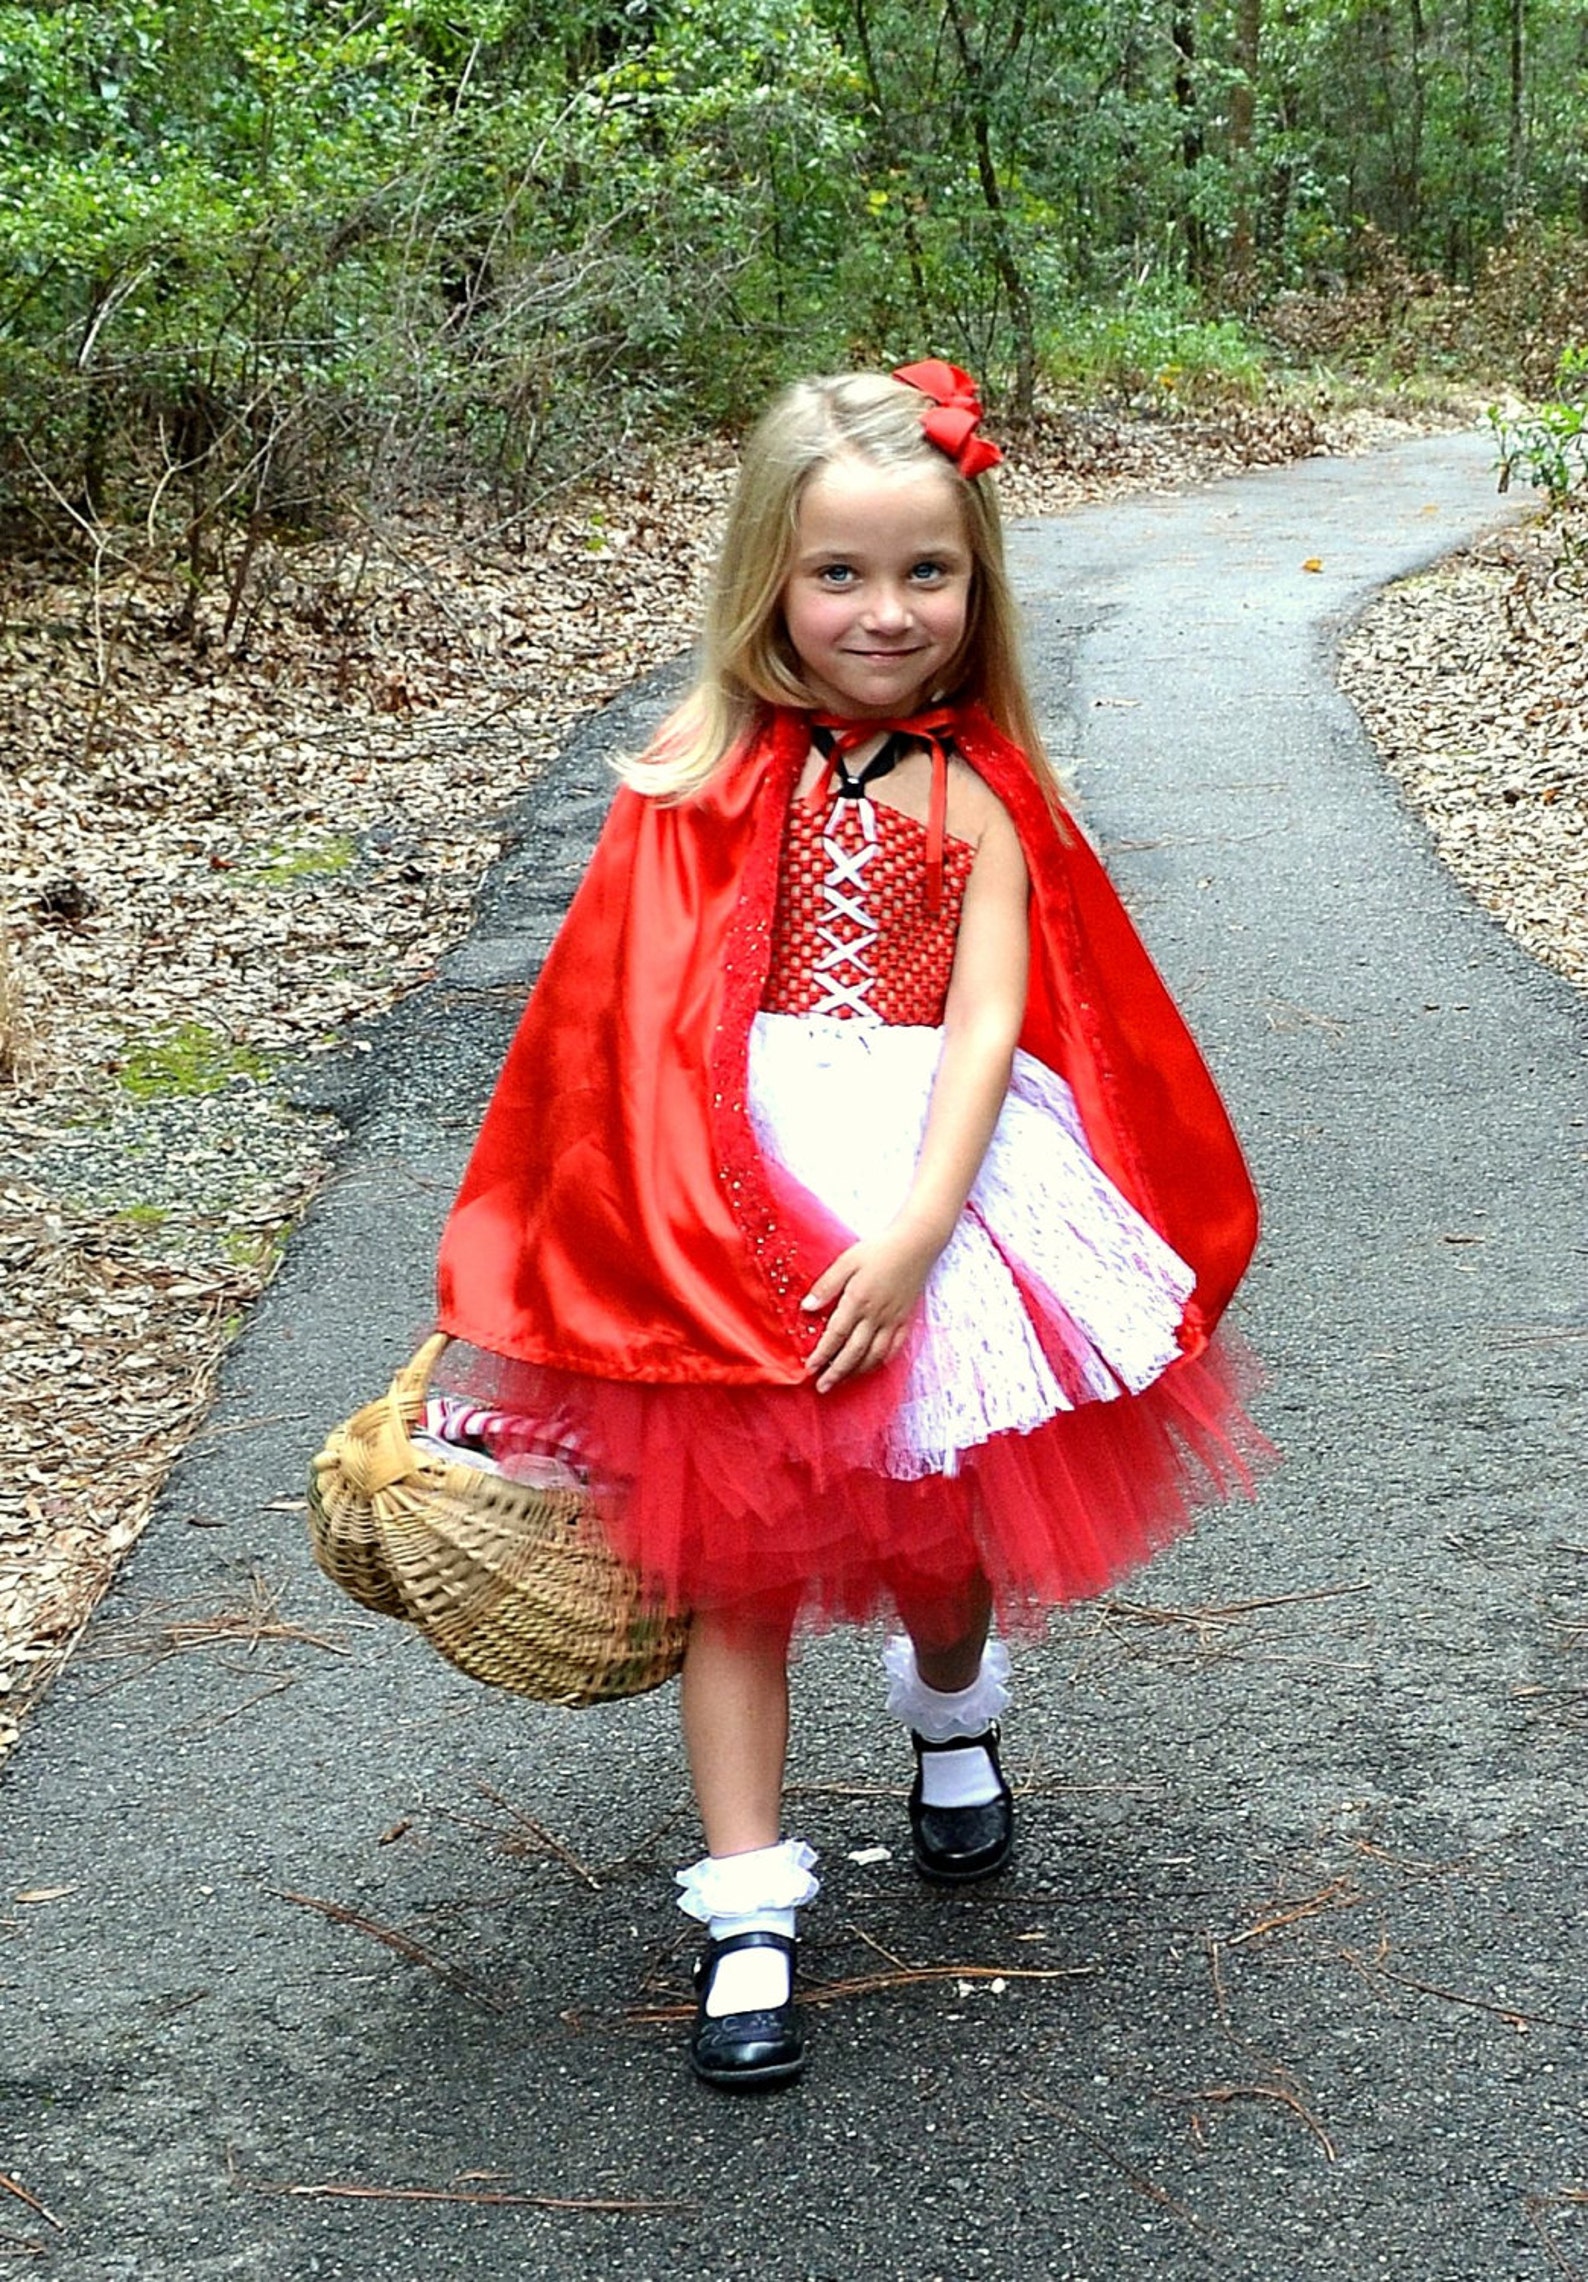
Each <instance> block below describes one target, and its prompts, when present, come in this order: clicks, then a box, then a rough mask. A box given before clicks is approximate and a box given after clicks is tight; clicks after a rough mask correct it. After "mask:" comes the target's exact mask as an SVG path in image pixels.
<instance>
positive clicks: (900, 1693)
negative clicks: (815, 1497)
mask: <svg viewBox="0 0 1588 2282" xmlns="http://www.w3.org/2000/svg"><path fill="white" fill-rule="evenodd" d="M991 1614H992V1595H991V1592H990V1590H989V1588H988V1584H987V1580H986V1578H985V1577H984V1576H982V1575H981V1574H980V1573H979V1572H978V1573H977V1574H976V1575H974V1576H972V1577H970V1578H968V1579H967V1580H966V1581H965V1583H964V1585H963V1586H962V1587H961V1588H960V1589H959V1590H958V1591H957V1592H951V1593H947V1594H945V1593H941V1592H940V1593H935V1594H932V1595H930V1596H927V1595H922V1594H919V1593H912V1592H911V1591H909V1590H906V1591H904V1592H901V1593H900V1595H899V1615H900V1619H901V1621H902V1622H903V1625H904V1628H905V1632H906V1633H907V1634H908V1638H907V1639H900V1640H894V1641H890V1642H889V1643H888V1646H887V1649H886V1650H885V1652H884V1655H885V1661H886V1664H887V1668H888V1675H889V1678H890V1680H891V1682H892V1685H891V1687H890V1689H889V1692H888V1708H889V1709H890V1711H893V1712H896V1713H897V1714H898V1716H899V1717H900V1718H901V1719H902V1720H904V1722H905V1723H906V1725H907V1726H908V1727H909V1729H910V1731H911V1740H912V1742H913V1743H914V1746H915V1753H916V1764H917V1773H916V1780H915V1787H914V1789H913V1790H912V1792H911V1794H910V1825H911V1830H912V1833H913V1837H914V1842H915V1860H916V1866H917V1868H918V1869H919V1870H921V1872H922V1873H923V1875H925V1876H926V1877H928V1878H932V1879H936V1880H938V1881H940V1882H942V1883H945V1884H956V1883H968V1882H969V1881H971V1880H973V1879H977V1878H986V1877H990V1876H991V1875H992V1874H993V1872H994V1871H995V1870H1000V1869H1002V1867H1003V1865H1004V1864H1005V1862H1007V1861H1008V1859H1009V1855H1010V1853H1011V1851H1012V1849H1013V1845H1014V1801H1013V1798H1012V1796H1011V1794H1010V1790H1009V1786H1008V1784H1007V1783H1006V1782H1005V1781H1004V1776H1003V1769H1002V1768H1001V1767H1000V1766H999V1764H998V1735H997V1723H998V1719H999V1717H1000V1715H1001V1713H1002V1712H1003V1710H1004V1708H1005V1706H1006V1705H1007V1703H1008V1700H1009V1690H1008V1687H1007V1684H1006V1683H1007V1680H1008V1673H1009V1657H1008V1652H1007V1651H1006V1650H1005V1649H1004V1648H1003V1647H1002V1645H1001V1644H999V1643H996V1642H995V1643H993V1644H992V1645H991V1646H989V1645H988V1641H987V1627H988V1622H989V1619H990V1617H991Z"/></svg>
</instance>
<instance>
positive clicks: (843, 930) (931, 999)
mask: <svg viewBox="0 0 1588 2282" xmlns="http://www.w3.org/2000/svg"><path fill="white" fill-rule="evenodd" d="M926 844H927V828H926V826H925V825H924V824H922V823H920V822H919V821H918V820H917V819H916V818H915V817H913V816H906V815H905V813H904V811H903V810H902V809H898V808H889V807H887V806H886V805H885V804H884V803H882V802H873V801H870V800H835V801H834V802H833V804H832V806H831V807H830V808H824V807H821V806H813V805H812V804H811V802H810V801H808V800H795V801H791V802H790V803H789V810H788V822H787V824H786V826H785V828H784V834H783V847H782V854H781V859H780V862H779V866H778V882H777V901H776V904H775V906H774V908H773V915H772V964H771V967H770V969H769V971H768V974H767V979H766V985H765V988H764V989H763V991H762V993H761V1006H762V1009H763V1011H764V1012H766V1013H768V1014H830V1015H834V1016H837V1017H838V1018H839V1019H840V1020H846V1021H856V1020H858V1021H864V1022H919V1023H927V1024H933V1023H939V1022H941V1021H942V1019H943V1007H944V1003H945V1001H946V999H947V997H948V984H949V977H950V975H951V974H952V972H953V967H954V946H955V942H956V940H957V938H958V934H959V914H960V906H961V904H962V903H963V901H964V896H965V885H966V882H967V881H968V880H969V878H970V872H971V866H972V864H973V863H974V862H975V858H976V851H975V850H974V848H972V847H971V846H970V844H969V843H968V842H967V841H964V840H945V841H944V845H943V891H942V895H941V897H940V898H939V899H938V901H937V907H936V909H934V908H933V899H932V897H931V896H930V894H929V893H928V885H927V882H928V870H927V860H926Z"/></svg>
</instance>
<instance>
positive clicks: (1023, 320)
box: [946, 0, 1037, 421]
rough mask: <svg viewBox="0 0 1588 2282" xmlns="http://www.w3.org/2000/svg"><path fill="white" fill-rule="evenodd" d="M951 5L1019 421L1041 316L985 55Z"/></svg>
mask: <svg viewBox="0 0 1588 2282" xmlns="http://www.w3.org/2000/svg"><path fill="white" fill-rule="evenodd" d="M946 4H947V13H948V21H949V24H950V25H951V27H952V29H953V33H954V44H955V46H956V47H957V48H958V50H959V62H960V70H961V72H962V73H963V75H964V81H965V98H966V102H967V105H968V107H969V110H970V121H971V136H972V139H973V141H974V143H975V147H976V178H977V181H978V182H979V183H980V185H981V195H982V204H983V205H984V206H985V207H986V209H987V219H988V223H989V225H990V234H991V239H992V251H993V266H994V268H995V269H996V270H997V272H998V280H999V283H1000V284H1001V285H1002V287H1003V289H1004V294H1005V297H1006V298H1007V300H1008V303H1009V322H1010V324H1011V326H1012V327H1013V328H1014V336H1015V386H1014V400H1013V402H1012V404H1011V406H1010V411H1011V413H1012V415H1013V417H1014V418H1015V419H1016V420H1017V421H1023V420H1029V419H1030V418H1031V414H1032V410H1033V407H1034V405H1035V401H1036V392H1037V327H1036V316H1035V312H1034V311H1033V309H1032V306H1031V291H1030V288H1029V286H1028V285H1027V283H1026V280H1025V274H1024V272H1023V271H1022V269H1021V267H1020V262H1019V259H1018V257H1017V255H1016V253H1015V247H1014V239H1013V237H1012V236H1011V234H1010V229H1009V215H1008V211H1007V209H1006V208H1005V206H1004V201H1003V193H1002V191H1001V190H1000V189H999V187H998V169H997V167H996V166H995V164H994V163H993V151H992V122H991V119H990V117H989V115H988V107H987V83H986V79H985V76H984V73H983V70H982V59H981V57H980V56H979V55H978V54H977V53H976V51H975V49H974V48H972V46H971V44H970V37H969V34H968V32H967V30H966V26H965V15H964V10H963V9H962V7H961V6H960V0H946Z"/></svg>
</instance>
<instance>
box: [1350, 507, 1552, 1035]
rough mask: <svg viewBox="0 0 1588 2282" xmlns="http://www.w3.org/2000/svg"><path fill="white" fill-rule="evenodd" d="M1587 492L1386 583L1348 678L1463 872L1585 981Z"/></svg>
mask: <svg viewBox="0 0 1588 2282" xmlns="http://www.w3.org/2000/svg"><path fill="white" fill-rule="evenodd" d="M1585 549H1588V503H1583V502H1576V503H1573V504H1572V505H1571V506H1570V507H1569V508H1568V509H1567V510H1566V511H1565V512H1564V513H1563V514H1562V515H1561V516H1560V517H1559V518H1557V519H1555V520H1554V521H1552V522H1550V523H1545V524H1539V525H1534V526H1529V527H1527V528H1525V529H1523V530H1520V531H1508V532H1505V533H1503V534H1501V535H1500V536H1498V537H1495V538H1491V539H1487V540H1485V541H1483V542H1482V543H1481V544H1480V545H1478V546H1476V547H1474V548H1472V549H1470V550H1468V551H1467V552H1466V553H1463V554H1460V555H1457V556H1455V557H1454V558H1452V559H1451V560H1450V561H1449V562H1446V563H1443V564H1441V565H1440V566H1439V567H1438V568H1437V569H1436V570H1433V571H1431V572H1428V573H1426V574H1425V575H1423V576H1422V577H1419V578H1414V579H1410V580H1407V581H1406V582H1405V583H1404V584H1403V585H1401V586H1397V587H1394V588H1392V589H1391V590H1390V592H1389V593H1388V594H1386V595H1385V596H1384V597H1383V598H1382V599H1381V600H1380V601H1379V602H1378V603H1377V604H1375V606H1374V607H1373V608H1372V609H1371V610H1370V611H1369V612H1368V613H1367V615H1366V617H1365V618H1363V620H1362V621H1361V623H1360V624H1359V626H1358V627H1357V628H1356V630H1355V631H1354V632H1353V633H1352V635H1351V636H1350V638H1349V639H1348V641H1347V642H1346V644H1345V648H1344V651H1343V653H1342V672H1341V680H1342V684H1343V686H1344V688H1345V690H1346V693H1347V695H1348V696H1349V697H1350V698H1351V700H1352V702H1353V703H1354V704H1355V706H1356V709H1357V711H1358V713H1359V714H1360V715H1361V717H1362V721H1363V723H1364V726H1365V727H1366V729H1367V731H1368V734H1369V735H1370V736H1371V737H1372V739H1373V741H1374V743H1375V745H1376V746H1377V747H1378V750H1379V753H1380V755H1381V757H1382V759H1383V760H1384V763H1385V765H1386V767H1387V768H1388V769H1389V771H1390V773H1391V774H1392V775H1393V776H1394V777H1395V779H1396V780H1397V782H1398V783H1399V784H1400V786H1401V788H1402V790H1403V792H1404V793H1405V795H1406V798H1407V800H1408V801H1409V802H1410V804H1411V806H1412V807H1413V808H1414V809H1415V810H1416V812H1417V814H1418V815H1419V816H1420V817H1421V818H1422V820H1423V822H1424V823H1425V824H1426V825H1427V827H1428V829H1429V831H1430V833H1431V834H1432V836H1433V840H1434V844H1435V846H1436V847H1437V849H1438V851H1439V853H1440V855H1441V856H1442V857H1443V859H1444V861H1445V862H1446V863H1447V864H1448V865H1449V867H1450V869H1451V870H1452V871H1453V872H1454V873H1455V875H1456V877H1457V878H1458V879H1459V880H1460V881H1461V882H1462V883H1463V885H1464V886H1466V887H1467V888H1469V889H1470V890H1471V891H1472V893H1473V894H1474V895H1475V896H1476V897H1477V899H1478V901H1479V903H1481V904H1482V905H1483V906H1484V908H1485V909H1486V910H1488V911H1491V912H1493V913H1494V915H1495V916H1496V918H1497V919H1498V920H1499V921H1500V923H1501V925H1502V926H1503V927H1504V928H1505V929H1506V930H1507V932H1508V933H1510V934H1512V935H1514V936H1515V937H1516V939H1517V940H1518V941H1519V942H1520V943H1521V944H1522V945H1523V946H1524V947H1525V948H1526V949H1527V950H1528V951H1530V952H1531V953H1532V954H1533V956H1534V957H1535V958H1537V959H1541V960H1542V961H1543V962H1544V964H1545V965H1546V966H1550V967H1553V968H1554V969H1555V970H1556V971H1557V973H1560V974H1562V975H1564V976H1565V977H1566V979H1567V980H1568V981H1569V982H1572V983H1575V984H1576V986H1577V988H1578V989H1579V990H1588V607H1585V603H1588V560H1585V555H1584V550H1585Z"/></svg>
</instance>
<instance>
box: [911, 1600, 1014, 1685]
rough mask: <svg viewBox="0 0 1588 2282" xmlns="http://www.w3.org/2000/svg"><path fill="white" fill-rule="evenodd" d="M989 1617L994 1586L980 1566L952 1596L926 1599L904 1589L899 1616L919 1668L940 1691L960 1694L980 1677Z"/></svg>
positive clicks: (927, 1679)
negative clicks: (992, 1586)
mask: <svg viewBox="0 0 1588 2282" xmlns="http://www.w3.org/2000/svg"><path fill="white" fill-rule="evenodd" d="M991 1619H992V1588H991V1587H990V1586H989V1584H988V1582H987V1580H986V1578H985V1577H984V1576H983V1575H982V1573H981V1571H980V1570H979V1569H978V1570H977V1572H976V1574H975V1575H974V1576H973V1577H971V1578H969V1579H967V1581H966V1583H965V1585H964V1586H963V1587H962V1589H961V1590H960V1591H959V1592H958V1593H956V1594H954V1595H952V1596H950V1597H948V1598H943V1597H941V1596H939V1597H934V1598H933V1599H931V1600H923V1599H922V1598H921V1597H920V1596H919V1595H911V1594H909V1593H905V1594H903V1595H901V1597H900V1600H899V1621H900V1623H901V1624H902V1625H903V1626H904V1629H905V1631H906V1632H907V1633H908V1634H909V1636H910V1644H911V1646H912V1647H913V1648H914V1650H915V1668H916V1670H917V1671H918V1672H919V1673H920V1675H921V1678H922V1679H923V1680H924V1681H925V1683H926V1685H927V1686H928V1687H929V1688H931V1689H933V1690H935V1691H936V1692H937V1693H938V1694H940V1695H957V1694H958V1693H959V1691H960V1690H961V1689H962V1688H968V1687H969V1686H970V1685H971V1682H972V1681H973V1680H974V1679H975V1678H976V1675H977V1674H978V1672H980V1670H981V1659H982V1650H983V1649H984V1648H985V1647H986V1645H987V1627H988V1624H989V1623H990V1622H991Z"/></svg>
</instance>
